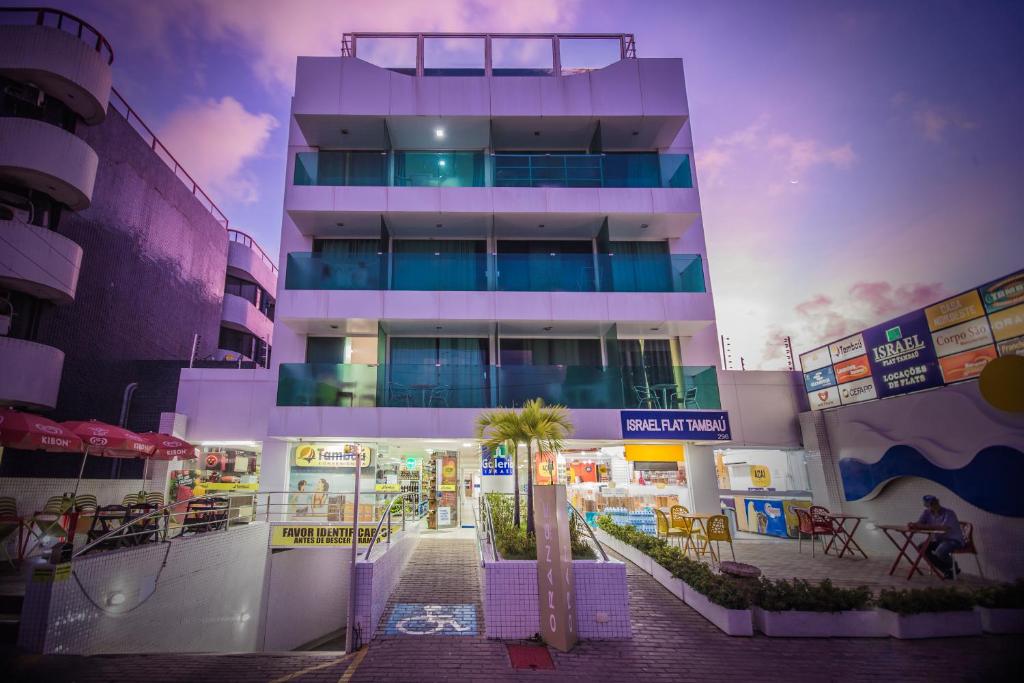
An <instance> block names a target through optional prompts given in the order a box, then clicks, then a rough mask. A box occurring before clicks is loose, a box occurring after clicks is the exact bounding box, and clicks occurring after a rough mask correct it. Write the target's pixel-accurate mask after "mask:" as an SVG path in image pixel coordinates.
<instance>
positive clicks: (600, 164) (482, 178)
mask: <svg viewBox="0 0 1024 683" xmlns="http://www.w3.org/2000/svg"><path fill="white" fill-rule="evenodd" d="M293 183H294V184H295V185H331V186H368V185H370V186H373V185H375V186H398V187H634V188H643V187H667V188H692V187H693V177H692V175H691V172H690V157H689V155H687V154H658V153H656V152H608V153H604V154H575V153H568V154H566V153H543V152H534V153H500V154H490V155H487V154H484V153H483V152H480V151H441V152H432V151H396V152H385V151H344V150H323V151H318V152H317V151H313V152H299V153H297V154H296V156H295V172H294V176H293Z"/></svg>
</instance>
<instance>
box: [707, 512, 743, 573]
mask: <svg viewBox="0 0 1024 683" xmlns="http://www.w3.org/2000/svg"><path fill="white" fill-rule="evenodd" d="M705 528H706V529H707V532H708V533H707V537H708V538H707V544H708V546H709V547H710V546H711V541H714V542H715V549H716V550H718V557H719V558H721V549H720V547H719V544H720V543H721V542H723V541H724V542H725V543H728V544H729V550H730V552H732V561H733V562H735V561H736V549H735V548H733V545H732V534H730V533H729V518H728V517H726V516H725V515H714V516H713V517H708V521H707V523H706V524H705ZM711 557H712V558H713V559H715V561H716V562H720V561H721V560H720V559H717V558H715V553H714V552H712V553H711Z"/></svg>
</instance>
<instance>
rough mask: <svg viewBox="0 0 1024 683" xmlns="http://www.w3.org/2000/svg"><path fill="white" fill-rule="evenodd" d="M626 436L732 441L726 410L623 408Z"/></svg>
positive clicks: (623, 431) (623, 435) (623, 436)
mask: <svg viewBox="0 0 1024 683" xmlns="http://www.w3.org/2000/svg"><path fill="white" fill-rule="evenodd" d="M619 417H620V419H621V422H622V438H623V439H672V440H676V441H729V440H731V439H732V432H731V431H730V430H729V413H727V412H726V411H724V410H620V411H619Z"/></svg>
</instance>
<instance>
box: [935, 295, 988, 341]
mask: <svg viewBox="0 0 1024 683" xmlns="http://www.w3.org/2000/svg"><path fill="white" fill-rule="evenodd" d="M924 314H925V317H927V318H928V328H929V329H930V330H931V331H932V332H934V331H936V330H941V329H943V328H944V327H951V326H953V325H956V324H957V323H962V322H964V321H965V320H974V319H975V318H980V317H981V316H982V315H984V314H985V309H984V308H983V307H982V305H981V297H980V296H978V290H976V289H973V290H971V291H969V292H967V293H966V294H961V295H960V296H955V297H953V298H952V299H946V300H945V301H940V302H939V303H937V304H935V305H934V306H929V307H928V308H926V309H924Z"/></svg>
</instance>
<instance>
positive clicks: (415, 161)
mask: <svg viewBox="0 0 1024 683" xmlns="http://www.w3.org/2000/svg"><path fill="white" fill-rule="evenodd" d="M395 185H398V186H405V187H483V186H484V155H483V152H395Z"/></svg>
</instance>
